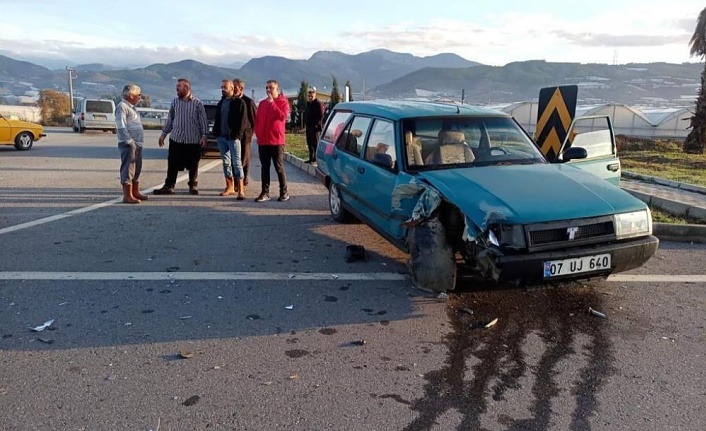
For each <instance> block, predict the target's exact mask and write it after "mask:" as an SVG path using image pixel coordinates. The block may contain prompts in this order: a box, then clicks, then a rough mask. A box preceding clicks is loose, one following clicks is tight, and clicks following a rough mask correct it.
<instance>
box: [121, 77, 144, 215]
mask: <svg viewBox="0 0 706 431" xmlns="http://www.w3.org/2000/svg"><path fill="white" fill-rule="evenodd" d="M122 96H123V100H121V101H120V103H118V106H117V107H116V108H115V128H116V130H117V134H118V149H119V150H120V184H122V186H123V203H126V204H139V203H140V202H141V201H144V200H147V196H144V195H143V194H141V193H140V172H141V171H142V144H143V143H144V142H145V132H144V130H143V129H142V120H140V114H139V113H138V112H137V110H136V109H135V105H136V104H137V103H138V102H139V101H140V97H141V96H142V94H141V90H140V87H138V86H137V85H135V84H127V85H126V86H125V87H124V88H123V94H122Z"/></svg>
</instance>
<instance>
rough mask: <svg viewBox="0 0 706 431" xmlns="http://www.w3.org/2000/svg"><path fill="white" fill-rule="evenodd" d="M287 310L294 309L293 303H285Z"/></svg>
mask: <svg viewBox="0 0 706 431" xmlns="http://www.w3.org/2000/svg"><path fill="white" fill-rule="evenodd" d="M284 308H286V309H287V310H294V305H287V306H286V307H284Z"/></svg>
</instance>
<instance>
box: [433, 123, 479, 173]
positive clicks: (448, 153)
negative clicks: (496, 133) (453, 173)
mask: <svg viewBox="0 0 706 431" xmlns="http://www.w3.org/2000/svg"><path fill="white" fill-rule="evenodd" d="M475 159H476V157H475V155H474V154H473V151H472V150H471V147H469V146H468V144H467V143H466V137H465V135H464V134H463V132H456V131H451V130H442V131H440V132H439V146H438V147H436V148H435V149H434V151H433V152H432V153H431V154H429V156H428V157H427V160H426V164H427V165H451V164H456V163H471V162H473V161H474V160H475Z"/></svg>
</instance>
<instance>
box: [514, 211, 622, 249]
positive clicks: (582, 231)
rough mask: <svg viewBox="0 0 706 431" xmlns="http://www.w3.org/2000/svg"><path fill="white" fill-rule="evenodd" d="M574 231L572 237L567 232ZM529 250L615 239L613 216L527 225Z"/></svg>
mask: <svg viewBox="0 0 706 431" xmlns="http://www.w3.org/2000/svg"><path fill="white" fill-rule="evenodd" d="M570 230H575V231H574V236H573V239H571V235H570V233H569V231H570ZM527 233H528V237H529V248H530V250H537V249H550V248H562V247H573V246H577V245H584V244H591V243H596V242H601V241H606V240H612V239H615V227H614V225H613V217H600V218H593V219H583V220H570V221H562V222H554V223H545V224H537V225H530V226H527Z"/></svg>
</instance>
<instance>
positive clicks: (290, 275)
mask: <svg viewBox="0 0 706 431" xmlns="http://www.w3.org/2000/svg"><path fill="white" fill-rule="evenodd" d="M296 276H297V275H296V274H289V275H287V278H288V279H290V280H291V279H293V278H294V277H296Z"/></svg>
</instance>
